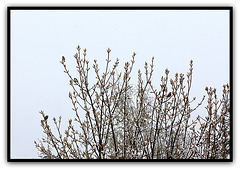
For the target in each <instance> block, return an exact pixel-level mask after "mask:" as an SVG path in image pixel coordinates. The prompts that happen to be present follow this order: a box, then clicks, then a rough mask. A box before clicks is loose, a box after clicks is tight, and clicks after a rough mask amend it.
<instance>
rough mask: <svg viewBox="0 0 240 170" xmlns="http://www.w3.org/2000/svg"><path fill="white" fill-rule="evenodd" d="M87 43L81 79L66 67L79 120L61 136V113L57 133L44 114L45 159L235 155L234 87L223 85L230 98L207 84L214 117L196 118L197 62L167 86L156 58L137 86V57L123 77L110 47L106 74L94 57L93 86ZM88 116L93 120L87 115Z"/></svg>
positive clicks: (42, 143)
mask: <svg viewBox="0 0 240 170" xmlns="http://www.w3.org/2000/svg"><path fill="white" fill-rule="evenodd" d="M81 52H82V51H81V48H80V46H78V47H77V53H76V54H75V55H74V58H75V60H76V64H77V66H76V67H77V72H78V73H79V77H77V78H74V77H72V76H71V74H70V71H69V70H68V68H67V65H66V61H65V60H66V59H65V57H64V56H63V57H62V61H60V63H61V64H62V65H63V67H64V72H65V73H66V74H67V76H68V77H69V79H70V86H71V87H72V90H73V91H72V92H69V98H70V99H71V101H72V104H73V108H72V109H73V111H74V112H75V119H74V120H71V119H70V120H69V121H68V128H67V129H66V130H65V132H64V134H62V133H61V130H60V125H61V116H60V117H59V119H58V120H57V119H56V118H53V121H54V124H55V127H52V128H55V129H56V132H57V133H55V134H54V133H53V132H52V130H51V128H50V126H49V124H48V121H50V120H49V119H48V117H46V116H47V115H45V113H44V112H43V111H40V114H41V115H42V116H43V120H42V121H41V126H42V128H43V133H44V135H45V136H44V137H43V138H42V139H41V140H39V142H36V141H34V142H35V146H36V148H37V149H38V151H39V153H40V157H41V158H44V159H226V158H228V156H229V154H230V153H229V152H230V145H229V140H230V101H229V93H230V92H229V89H230V88H229V85H224V86H223V93H222V99H220V100H219V99H218V98H217V95H216V89H214V88H208V87H206V89H205V90H206V92H207V106H206V107H205V108H206V111H207V115H206V116H205V117H202V116H197V118H196V119H193V118H191V114H192V113H193V112H194V111H196V110H197V108H198V107H199V106H201V105H202V103H203V101H204V98H205V96H203V98H202V99H201V100H200V101H199V103H198V104H197V106H196V107H192V103H193V102H195V100H196V98H195V97H194V98H190V97H189V95H190V90H191V85H192V71H193V61H190V68H189V71H188V73H187V74H186V76H185V75H184V74H178V73H176V74H175V77H174V78H173V79H171V78H169V70H168V69H166V70H165V75H164V76H162V77H161V79H160V88H159V89H157V88H156V87H154V85H153V84H152V75H153V68H154V58H152V61H151V64H150V65H149V64H148V63H147V62H146V63H145V66H144V74H143V73H142V72H141V71H140V70H138V82H137V85H136V87H134V86H133V85H132V84H131V83H130V79H131V77H130V74H131V72H132V71H133V66H134V62H135V56H136V53H135V52H134V53H133V54H132V60H131V61H130V62H126V63H125V66H124V71H123V72H122V73H121V72H120V73H118V72H117V67H118V65H119V59H117V60H116V61H115V62H114V63H113V65H111V59H110V53H111V50H110V49H109V48H108V49H107V59H106V67H105V69H104V70H103V73H102V74H100V69H99V65H98V63H97V61H96V60H94V63H93V66H92V68H93V69H94V72H95V77H96V82H94V84H92V85H91V84H90V82H89V76H90V75H89V70H90V66H89V61H88V60H87V59H86V55H87V54H86V52H87V50H86V49H84V50H83V53H82V54H81ZM82 115H85V116H84V118H83V116H82Z"/></svg>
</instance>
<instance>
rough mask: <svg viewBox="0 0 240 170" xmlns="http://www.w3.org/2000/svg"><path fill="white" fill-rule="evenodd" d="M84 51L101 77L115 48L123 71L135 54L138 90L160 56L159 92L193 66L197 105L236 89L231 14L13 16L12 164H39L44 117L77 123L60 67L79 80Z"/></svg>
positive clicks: (26, 13) (32, 13) (90, 12)
mask: <svg viewBox="0 0 240 170" xmlns="http://www.w3.org/2000/svg"><path fill="white" fill-rule="evenodd" d="M77 45H80V46H81V47H82V48H87V50H88V51H87V57H88V58H89V60H90V61H93V59H97V60H98V61H99V63H100V69H101V68H102V69H103V68H104V63H105V57H106V56H107V53H106V49H107V48H108V47H110V48H111V50H112V52H111V58H112V61H114V60H115V59H116V58H117V57H118V58H119V59H120V63H121V64H120V66H121V67H119V69H120V68H121V69H122V68H123V64H124V62H126V61H130V60H131V55H132V52H133V51H135V52H136V53H137V56H136V63H135V67H134V68H135V69H134V71H133V74H132V77H133V81H134V80H135V82H137V76H136V75H137V70H138V69H139V68H141V69H142V70H143V67H144V62H145V61H147V62H149V63H150V62H151V57H152V56H154V57H155V69H154V70H155V71H154V75H153V76H154V84H155V85H156V86H157V85H159V83H160V77H161V76H162V75H164V70H165V69H166V68H168V69H169V70H170V78H174V74H175V73H176V72H178V73H184V74H186V72H187V71H188V69H189V61H190V60H191V59H192V60H193V62H194V66H193V67H194V70H193V84H192V96H196V97H197V101H199V100H200V98H201V97H202V95H204V94H205V90H204V89H205V87H206V86H212V87H216V88H217V91H218V94H221V90H222V85H223V84H226V83H228V82H229V12H228V11H224V10H189V11H186V10H185V11H181V10H179V11H177V10H174V11H173V10H171V11H168V10H152V11H147V10H144V11H141V10H137V11H131V10H130V11H127V10H118V11H113V10H108V11H106V10H103V11H93V10H84V11H81V10H75V11H74V10H72V11H67V10H66V11H61V10H59V11H55V10H54V11H44V10H39V11H37V10H36V11H34V10H28V11H24V10H14V11H11V149H12V150H11V156H12V158H33V157H37V150H36V149H35V147H34V143H33V141H34V140H37V138H41V136H42V129H41V127H40V120H41V116H40V114H39V113H38V112H39V111H40V110H44V111H45V113H46V114H48V115H49V116H50V119H52V117H53V116H56V117H58V116H60V115H62V117H63V121H67V120H68V119H69V118H72V117H74V113H73V111H72V109H71V108H72V104H71V102H70V99H69V98H68V92H69V91H71V88H70V86H69V79H68V77H67V75H66V74H65V73H63V67H62V65H61V64H60V63H59V61H60V60H61V56H62V55H64V56H65V57H66V63H67V65H68V67H71V68H70V70H71V72H72V73H73V75H77V73H76V71H75V66H74V58H73V55H74V54H75V53H76V46H77ZM91 65H92V62H91ZM74 71H75V72H74ZM219 97H220V96H219ZM199 114H200V113H199ZM50 124H52V123H50ZM52 125H53V124H52Z"/></svg>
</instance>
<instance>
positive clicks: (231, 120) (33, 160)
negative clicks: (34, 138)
mask: <svg viewBox="0 0 240 170" xmlns="http://www.w3.org/2000/svg"><path fill="white" fill-rule="evenodd" d="M12 10H229V61H230V65H229V70H230V159H213V160H211V159H182V160H179V159H151V160H147V159H135V160H133V159H101V160H100V159H89V160H88V159H83V160H80V159H78V160H76V159H69V160H66V159H12V158H11V146H10V145H11V143H10V142H11V134H10V132H11V124H10V123H11V90H10V89H11V11H12ZM233 50H234V49H233V7H232V6H8V7H7V94H8V95H7V161H8V162H233V88H234V87H233Z"/></svg>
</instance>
